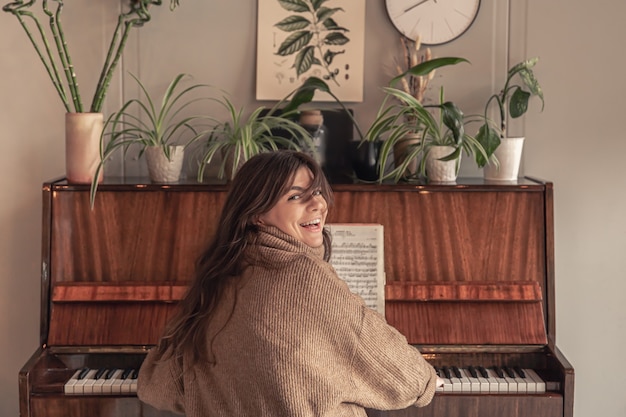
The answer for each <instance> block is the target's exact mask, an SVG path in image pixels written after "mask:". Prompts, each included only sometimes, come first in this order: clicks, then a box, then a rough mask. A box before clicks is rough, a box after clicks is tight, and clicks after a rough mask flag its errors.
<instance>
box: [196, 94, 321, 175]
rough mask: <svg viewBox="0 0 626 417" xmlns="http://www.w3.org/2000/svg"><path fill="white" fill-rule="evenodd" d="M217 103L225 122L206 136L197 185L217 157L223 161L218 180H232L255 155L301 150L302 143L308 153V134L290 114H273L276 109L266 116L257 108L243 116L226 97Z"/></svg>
mask: <svg viewBox="0 0 626 417" xmlns="http://www.w3.org/2000/svg"><path fill="white" fill-rule="evenodd" d="M216 101H217V102H218V103H219V104H220V105H221V106H223V107H224V108H225V109H226V111H227V113H228V120H225V121H221V122H218V123H217V124H216V125H215V126H214V127H213V129H212V131H211V133H210V134H209V135H208V136H207V139H206V143H205V146H204V149H203V150H202V155H201V157H200V167H199V169H198V181H199V182H202V181H203V178H204V171H205V168H206V166H207V165H209V164H210V163H211V162H212V161H213V159H214V158H215V156H216V155H218V154H219V155H220V156H221V158H222V162H221V164H220V166H219V171H218V175H217V176H218V178H220V179H221V178H225V177H226V178H227V179H232V178H233V177H234V176H235V173H236V172H237V170H238V169H239V167H240V166H241V165H242V164H243V163H244V162H245V161H247V160H248V159H250V158H251V157H252V156H254V155H257V154H259V153H263V152H270V151H276V150H278V149H294V150H302V148H301V143H304V146H305V147H306V148H307V149H308V148H309V147H311V146H312V143H311V142H310V140H309V139H308V132H307V131H306V130H305V129H304V128H303V127H302V126H300V125H299V124H298V123H297V122H296V121H294V120H292V119H290V118H289V116H290V114H284V115H283V114H276V111H275V109H272V110H270V111H269V112H266V110H267V109H266V108H265V107H264V106H259V107H257V108H256V109H255V110H254V111H252V112H251V113H250V114H249V115H245V108H244V107H241V108H237V107H235V105H234V104H233V103H232V101H231V100H230V99H229V98H228V97H227V96H224V97H223V98H222V99H216Z"/></svg>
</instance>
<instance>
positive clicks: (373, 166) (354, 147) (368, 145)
mask: <svg viewBox="0 0 626 417" xmlns="http://www.w3.org/2000/svg"><path fill="white" fill-rule="evenodd" d="M382 144H383V142H382V141H380V140H376V141H373V142H363V143H361V142H356V141H355V142H350V154H351V159H352V169H353V170H354V173H355V174H356V177H357V178H358V179H360V180H363V181H377V180H378V167H379V164H378V156H379V154H380V147H381V146H382Z"/></svg>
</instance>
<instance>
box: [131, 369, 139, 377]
mask: <svg viewBox="0 0 626 417" xmlns="http://www.w3.org/2000/svg"><path fill="white" fill-rule="evenodd" d="M137 377H139V369H133V372H132V373H131V374H130V379H137Z"/></svg>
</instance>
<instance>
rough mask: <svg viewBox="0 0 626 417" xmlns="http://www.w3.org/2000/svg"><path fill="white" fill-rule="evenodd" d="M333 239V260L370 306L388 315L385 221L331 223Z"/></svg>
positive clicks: (337, 269)
mask: <svg viewBox="0 0 626 417" xmlns="http://www.w3.org/2000/svg"><path fill="white" fill-rule="evenodd" d="M327 226H328V229H329V231H330V233H331V235H332V238H333V244H332V254H331V258H330V263H331V264H332V265H333V267H334V268H335V270H336V271H337V274H338V275H339V277H341V278H342V279H343V280H344V281H346V283H347V284H348V287H349V288H350V290H351V291H352V292H353V293H355V294H358V295H360V296H361V297H362V298H363V300H365V303H366V305H367V306H368V307H370V308H372V309H374V310H376V311H378V312H379V313H380V314H383V315H384V314H385V262H384V261H385V259H384V233H383V225H382V224H358V223H334V224H328V225H327Z"/></svg>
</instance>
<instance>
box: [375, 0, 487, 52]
mask: <svg viewBox="0 0 626 417" xmlns="http://www.w3.org/2000/svg"><path fill="white" fill-rule="evenodd" d="M385 3H386V5H387V13H388V14H389V18H390V19H391V22H392V23H393V25H394V26H395V27H396V29H398V30H399V31H400V33H402V34H403V35H404V36H406V37H407V38H409V39H413V40H415V39H416V38H417V36H418V35H419V36H420V40H421V42H422V43H423V44H425V45H440V44H442V43H446V42H450V41H451V40H453V39H456V38H458V37H459V36H461V35H462V34H463V33H464V32H465V31H466V30H467V29H469V27H470V26H471V25H472V23H473V22H474V19H475V18H476V15H477V14H478V8H479V7H480V0H385Z"/></svg>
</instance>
